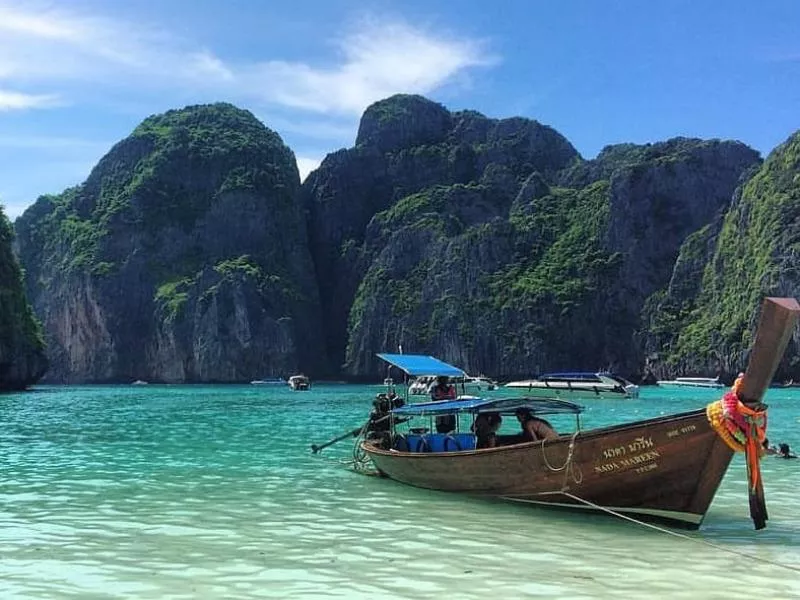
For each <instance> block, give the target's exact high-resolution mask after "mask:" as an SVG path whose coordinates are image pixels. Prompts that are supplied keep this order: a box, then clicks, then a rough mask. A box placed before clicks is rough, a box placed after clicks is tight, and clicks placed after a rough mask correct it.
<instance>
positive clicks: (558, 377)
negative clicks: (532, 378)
mask: <svg viewBox="0 0 800 600" xmlns="http://www.w3.org/2000/svg"><path fill="white" fill-rule="evenodd" d="M604 379H611V380H613V381H616V382H617V383H620V384H622V385H630V381H628V380H627V379H625V378H624V377H620V376H619V375H615V374H614V373H608V372H605V371H601V372H599V373H590V372H588V371H587V372H584V371H578V372H569V373H544V374H543V375H541V376H540V377H539V380H540V381H570V382H575V383H578V382H581V383H582V382H591V383H597V382H602V381H603V380H604Z"/></svg>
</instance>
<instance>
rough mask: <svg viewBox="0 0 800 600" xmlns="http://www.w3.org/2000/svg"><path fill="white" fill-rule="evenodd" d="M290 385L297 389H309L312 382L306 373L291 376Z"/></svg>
mask: <svg viewBox="0 0 800 600" xmlns="http://www.w3.org/2000/svg"><path fill="white" fill-rule="evenodd" d="M289 387H290V388H292V389H293V390H297V391H302V390H307V389H309V388H310V387H311V382H310V381H309V380H308V377H306V376H305V375H292V376H291V377H289Z"/></svg>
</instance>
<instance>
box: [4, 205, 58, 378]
mask: <svg viewBox="0 0 800 600" xmlns="http://www.w3.org/2000/svg"><path fill="white" fill-rule="evenodd" d="M13 237H14V233H13V230H12V228H11V223H10V222H9V220H8V218H7V217H6V215H5V212H4V211H3V208H2V206H0V390H2V389H18V388H24V387H26V386H27V385H29V384H31V383H35V382H36V381H37V380H38V379H39V377H41V376H42V375H43V373H44V370H45V369H46V368H47V362H46V359H45V356H44V350H45V344H44V338H43V337H42V330H41V326H40V324H39V322H38V321H37V319H36V317H35V316H34V314H33V310H32V308H31V305H30V304H29V303H28V300H27V298H26V296H25V292H24V287H23V282H22V271H21V270H20V267H19V264H18V263H17V259H16V257H15V256H14V254H13V252H12V250H11V243H12V241H13Z"/></svg>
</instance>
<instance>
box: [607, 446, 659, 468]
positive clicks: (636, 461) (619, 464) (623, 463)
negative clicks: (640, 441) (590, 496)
mask: <svg viewBox="0 0 800 600" xmlns="http://www.w3.org/2000/svg"><path fill="white" fill-rule="evenodd" d="M659 458H661V454H660V453H659V451H658V450H650V451H649V452H642V453H641V454H637V455H635V456H629V457H627V458H620V459H619V460H615V461H612V462H607V463H603V464H601V465H595V467H594V472H595V473H611V472H612V471H620V470H622V469H627V468H630V467H638V468H637V469H636V472H637V473H646V472H647V471H652V470H653V469H655V468H657V467H658V463H655V462H652V461H654V460H656V459H659ZM643 463H650V464H647V465H644V464H643Z"/></svg>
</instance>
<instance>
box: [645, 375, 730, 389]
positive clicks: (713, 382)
mask: <svg viewBox="0 0 800 600" xmlns="http://www.w3.org/2000/svg"><path fill="white" fill-rule="evenodd" d="M656 383H657V384H658V385H660V386H663V387H702V388H723V387H725V385H724V384H723V383H722V382H720V380H719V377H676V378H675V379H669V380H665V381H657V382H656Z"/></svg>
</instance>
